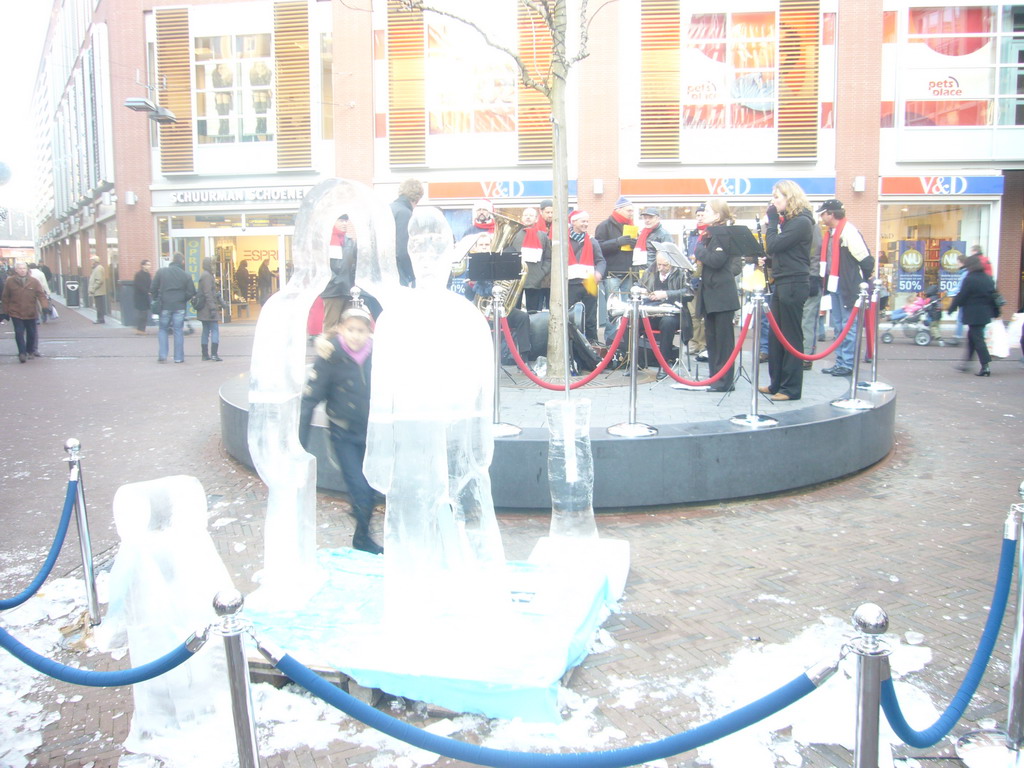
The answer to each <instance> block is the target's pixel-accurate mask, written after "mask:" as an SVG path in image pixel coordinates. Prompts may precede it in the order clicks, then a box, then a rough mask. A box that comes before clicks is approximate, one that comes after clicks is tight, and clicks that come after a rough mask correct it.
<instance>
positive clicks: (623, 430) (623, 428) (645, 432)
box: [608, 421, 658, 437]
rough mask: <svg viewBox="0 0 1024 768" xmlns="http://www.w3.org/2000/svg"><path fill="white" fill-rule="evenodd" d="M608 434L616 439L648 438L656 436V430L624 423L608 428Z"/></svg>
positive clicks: (647, 426) (646, 425)
mask: <svg viewBox="0 0 1024 768" xmlns="http://www.w3.org/2000/svg"><path fill="white" fill-rule="evenodd" d="M608 434H609V435H615V436H616V437H650V436H651V435H656V434H658V430H657V429H655V428H654V427H652V426H650V425H648V424H639V423H635V424H630V423H629V422H628V421H626V422H623V423H622V424H613V425H612V426H610V427H608Z"/></svg>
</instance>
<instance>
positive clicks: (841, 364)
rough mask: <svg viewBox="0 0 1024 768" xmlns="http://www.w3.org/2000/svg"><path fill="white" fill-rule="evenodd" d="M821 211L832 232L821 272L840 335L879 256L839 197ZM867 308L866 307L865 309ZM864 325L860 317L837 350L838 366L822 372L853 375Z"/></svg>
mask: <svg viewBox="0 0 1024 768" xmlns="http://www.w3.org/2000/svg"><path fill="white" fill-rule="evenodd" d="M817 212H818V213H819V214H821V221H822V223H823V224H824V225H825V226H826V227H828V231H829V234H828V237H826V238H825V239H824V242H822V244H821V255H820V257H819V259H818V274H819V275H820V276H821V279H822V280H823V281H824V282H823V288H824V290H825V292H826V293H828V294H830V295H831V297H832V329H833V330H834V331H835V334H836V336H837V337H838V336H839V334H840V333H842V331H843V328H845V327H846V321H847V320H849V318H850V312H851V311H852V310H853V306H854V304H856V303H857V296H858V294H859V293H860V284H861V283H862V282H870V280H871V275H872V273H873V272H874V271H875V258H874V257H873V256H872V255H871V251H870V249H869V248H868V244H867V243H866V242H864V236H863V235H861V233H860V231H859V230H858V229H857V228H856V227H855V226H854V225H853V224H851V223H850V222H849V220H847V218H846V210H845V209H844V208H843V204H842V203H841V202H840V201H839V200H826V201H825V202H824V203H822V204H821V207H820V208H818V211H817ZM866 309H867V308H866V307H862V310H863V311H866ZM863 311H862V313H861V314H863ZM860 327H861V324H860V318H858V319H857V321H856V322H855V323H854V324H853V327H852V328H850V332H849V333H848V334H846V337H845V338H844V339H843V341H842V342H841V343H840V345H839V349H837V350H836V363H835V365H833V366H832V367H830V368H823V369H822V370H821V372H822V373H827V374H831V375H832V376H849V375H850V374H852V373H853V363H854V359H853V349H854V345H855V344H856V342H857V333H858V331H859V330H860Z"/></svg>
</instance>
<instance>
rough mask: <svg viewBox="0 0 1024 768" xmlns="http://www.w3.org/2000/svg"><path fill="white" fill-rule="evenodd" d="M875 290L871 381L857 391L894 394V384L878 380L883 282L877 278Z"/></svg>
mask: <svg viewBox="0 0 1024 768" xmlns="http://www.w3.org/2000/svg"><path fill="white" fill-rule="evenodd" d="M872 282H873V284H874V288H873V289H872V291H871V317H872V318H874V322H873V323H872V324H871V330H870V331H869V333H871V335H872V339H873V340H874V350H875V352H874V354H873V355H872V356H871V381H862V382H860V383H858V384H857V389H866V390H868V391H869V392H892V390H893V386H892V384H886V383H884V382H881V381H879V380H878V342H879V339H880V334H879V332H878V328H879V326H880V325H881V323H880V322H879V321H878V320H879V318H878V297H879V295H880V294H881V292H882V280H881V278H878V277H876V278H875V279H874V280H873V281H872Z"/></svg>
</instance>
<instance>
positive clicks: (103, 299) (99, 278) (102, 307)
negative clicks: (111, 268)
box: [89, 254, 107, 325]
mask: <svg viewBox="0 0 1024 768" xmlns="http://www.w3.org/2000/svg"><path fill="white" fill-rule="evenodd" d="M90 261H91V262H92V272H90V273H89V295H90V296H92V303H93V306H94V307H95V308H96V319H95V320H93V322H94V323H96V324H97V325H102V324H103V323H105V322H106V319H105V317H104V316H105V315H106V314H107V270H106V268H105V267H104V266H103V265H102V264H101V263H100V257H99V256H97V255H96V254H93V255H92V256H91V257H90Z"/></svg>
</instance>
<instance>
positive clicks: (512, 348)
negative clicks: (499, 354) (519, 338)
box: [501, 316, 629, 392]
mask: <svg viewBox="0 0 1024 768" xmlns="http://www.w3.org/2000/svg"><path fill="white" fill-rule="evenodd" d="M628 324H629V323H628V320H627V319H626V317H625V316H623V317H622V318H620V319H619V330H618V331H616V332H615V338H614V339H612V343H611V346H609V347H608V351H607V352H605V354H604V357H603V358H601V362H599V363H598V364H597V367H596V368H595V369H594V370H592V371H591V372H590V373H588V374H587V375H586V376H584V377H583V378H582V379H580V380H579V381H574V382H572V383H571V384H570V385H569V389H579V388H580V387H582V386H584V385H586V384H589V383H590V382H592V381H593V380H594V379H595V378H596V377H597V375H598V374H599V373H601V371H603V370H604V369H605V368H607V367H608V363H610V362H611V361H612V358H613V357H614V356H615V350H617V349H618V348H619V344H621V343H622V337H623V336H624V335H625V334H626V326H627V325H628ZM501 332H502V333H503V334H505V343H506V344H507V345H508V349H509V352H511V353H512V359H513V360H515V361H516V365H517V366H519V370H520V371H522V372H523V373H524V374H525V375H526V378H528V379H529V380H530V381H532V382H533V383H534V384H536V385H537V386H538V387H543V388H544V389H552V390H557V391H559V392H565V387H563V386H562V385H560V384H552V383H551V382H550V381H544V379H542V378H540V377H539V376H538V375H537V374H535V373H534V372H533V371H531V370H530V366H528V365H527V364H526V363H525V362H523V358H522V357H521V356H520V355H519V350H518V349H516V343H515V341H514V340H513V338H512V329H511V328H510V327H509V325H508V318H505V317H503V318H501Z"/></svg>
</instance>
